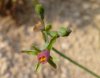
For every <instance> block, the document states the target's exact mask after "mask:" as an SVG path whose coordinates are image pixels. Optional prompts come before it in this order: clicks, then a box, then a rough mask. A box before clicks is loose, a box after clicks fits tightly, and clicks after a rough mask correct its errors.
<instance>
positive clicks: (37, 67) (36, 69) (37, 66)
mask: <svg viewBox="0 0 100 78" xmlns="http://www.w3.org/2000/svg"><path fill="white" fill-rule="evenodd" d="M39 67H40V63H39V62H38V64H37V65H36V67H35V71H38V69H39Z"/></svg>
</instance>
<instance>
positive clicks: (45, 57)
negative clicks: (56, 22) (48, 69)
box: [22, 36, 57, 71]
mask: <svg viewBox="0 0 100 78" xmlns="http://www.w3.org/2000/svg"><path fill="white" fill-rule="evenodd" d="M56 38H57V37H56V36H55V37H53V38H52V39H51V40H50V42H48V45H47V44H46V45H47V46H46V48H45V49H44V50H41V49H39V48H37V47H35V46H34V45H32V48H33V50H22V52H23V53H27V54H31V55H36V56H37V59H38V63H37V66H36V71H37V69H38V67H39V66H40V64H45V63H47V62H48V63H49V64H50V65H51V66H52V67H54V68H56V64H55V63H54V62H53V58H52V56H51V55H50V51H51V49H52V46H53V44H54V43H55V41H56Z"/></svg>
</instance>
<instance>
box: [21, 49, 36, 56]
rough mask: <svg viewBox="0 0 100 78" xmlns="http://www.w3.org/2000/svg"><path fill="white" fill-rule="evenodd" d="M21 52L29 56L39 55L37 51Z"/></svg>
mask: <svg viewBox="0 0 100 78" xmlns="http://www.w3.org/2000/svg"><path fill="white" fill-rule="evenodd" d="M21 52H22V53H27V54H30V55H37V54H38V52H37V51H35V50H22V51H21Z"/></svg>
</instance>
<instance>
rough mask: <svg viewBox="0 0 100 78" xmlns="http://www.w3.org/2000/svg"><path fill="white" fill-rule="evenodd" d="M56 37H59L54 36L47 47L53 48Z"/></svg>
mask: <svg viewBox="0 0 100 78" xmlns="http://www.w3.org/2000/svg"><path fill="white" fill-rule="evenodd" d="M56 39H57V37H56V36H55V37H53V38H52V39H51V40H50V42H49V44H48V46H47V49H48V50H51V49H52V47H53V44H54V43H55V41H56Z"/></svg>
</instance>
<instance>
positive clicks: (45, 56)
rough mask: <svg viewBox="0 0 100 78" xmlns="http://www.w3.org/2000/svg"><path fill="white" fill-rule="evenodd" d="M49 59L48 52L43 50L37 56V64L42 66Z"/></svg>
mask: <svg viewBox="0 0 100 78" xmlns="http://www.w3.org/2000/svg"><path fill="white" fill-rule="evenodd" d="M49 57H50V51H49V50H44V51H42V52H40V53H39V54H38V55H37V58H38V60H39V62H40V63H42V64H44V63H46V62H47V61H48V59H49Z"/></svg>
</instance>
